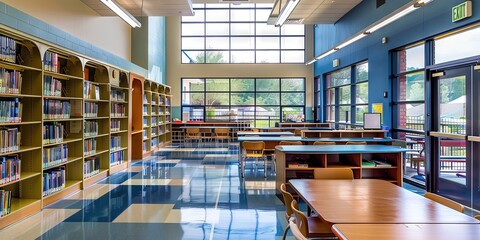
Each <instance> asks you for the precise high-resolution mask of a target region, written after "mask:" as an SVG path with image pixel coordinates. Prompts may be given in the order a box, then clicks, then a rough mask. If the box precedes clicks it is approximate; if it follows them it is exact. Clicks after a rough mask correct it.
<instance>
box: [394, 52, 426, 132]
mask: <svg viewBox="0 0 480 240" xmlns="http://www.w3.org/2000/svg"><path fill="white" fill-rule="evenodd" d="M424 51H425V45H424V44H420V45H415V46H410V47H406V48H402V49H400V50H398V51H396V53H395V54H396V62H397V64H396V74H395V85H394V88H395V93H396V96H395V98H394V111H395V112H394V115H395V116H396V117H395V119H394V121H395V123H394V124H395V125H394V127H395V128H396V129H397V130H398V131H400V132H402V131H410V132H412V131H413V132H415V131H417V132H419V133H421V132H423V130H424V124H425V91H424V88H425V74H424V68H425V57H424V55H425V53H424ZM400 138H402V137H401V136H400Z"/></svg>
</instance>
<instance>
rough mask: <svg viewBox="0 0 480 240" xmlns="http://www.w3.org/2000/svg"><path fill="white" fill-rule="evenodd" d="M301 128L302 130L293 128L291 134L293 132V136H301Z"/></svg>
mask: <svg viewBox="0 0 480 240" xmlns="http://www.w3.org/2000/svg"><path fill="white" fill-rule="evenodd" d="M302 130H303V129H295V131H294V132H293V134H295V136H302Z"/></svg>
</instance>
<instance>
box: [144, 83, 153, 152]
mask: <svg viewBox="0 0 480 240" xmlns="http://www.w3.org/2000/svg"><path fill="white" fill-rule="evenodd" d="M151 85H152V82H151V81H148V80H147V81H145V82H144V83H143V89H144V90H143V91H144V93H143V138H142V141H143V142H142V152H143V155H144V156H147V155H150V154H151V133H152V129H151V123H152V116H151V114H152V89H151Z"/></svg>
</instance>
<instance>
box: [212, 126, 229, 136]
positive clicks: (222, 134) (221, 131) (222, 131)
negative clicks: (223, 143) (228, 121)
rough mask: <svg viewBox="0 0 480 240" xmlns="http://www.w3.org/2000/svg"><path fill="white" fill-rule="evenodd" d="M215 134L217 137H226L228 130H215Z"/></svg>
mask: <svg viewBox="0 0 480 240" xmlns="http://www.w3.org/2000/svg"><path fill="white" fill-rule="evenodd" d="M214 131H215V134H216V135H217V136H228V134H229V133H230V130H229V129H228V128H215V130H214Z"/></svg>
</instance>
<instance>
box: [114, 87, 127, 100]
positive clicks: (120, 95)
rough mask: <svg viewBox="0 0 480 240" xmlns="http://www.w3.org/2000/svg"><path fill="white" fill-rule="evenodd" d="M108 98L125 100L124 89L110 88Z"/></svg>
mask: <svg viewBox="0 0 480 240" xmlns="http://www.w3.org/2000/svg"><path fill="white" fill-rule="evenodd" d="M110 100H113V101H125V91H124V90H119V89H112V90H111V91H110Z"/></svg>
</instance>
